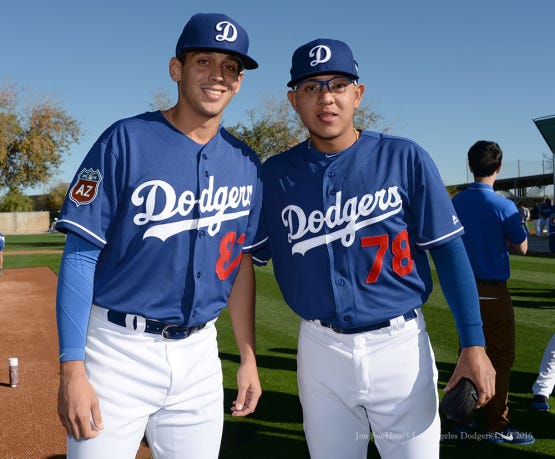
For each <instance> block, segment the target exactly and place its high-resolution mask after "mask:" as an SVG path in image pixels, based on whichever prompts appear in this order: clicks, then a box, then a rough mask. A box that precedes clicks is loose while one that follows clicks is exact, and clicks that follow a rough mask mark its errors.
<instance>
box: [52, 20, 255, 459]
mask: <svg viewBox="0 0 555 459" xmlns="http://www.w3.org/2000/svg"><path fill="white" fill-rule="evenodd" d="M248 44H249V40H248V36H247V33H246V31H245V30H244V29H243V27H241V26H240V25H239V24H238V23H237V22H236V21H235V20H233V19H231V18H230V17H228V16H225V15H223V14H212V13H210V14H197V15H194V16H193V17H191V19H190V20H189V22H188V23H187V24H186V25H185V27H184V29H183V32H182V34H181V36H180V37H179V40H178V42H177V46H176V54H175V57H172V58H171V59H170V62H169V73H170V76H171V78H172V80H173V81H175V82H176V83H177V89H178V101H177V104H176V105H175V106H174V107H172V108H171V109H169V110H166V111H163V112H159V111H157V112H150V113H144V114H141V115H138V116H135V117H133V118H129V119H124V120H121V121H118V122H116V123H115V124H113V125H112V126H111V127H109V128H108V129H107V130H106V131H105V132H104V133H103V134H102V135H101V136H100V138H99V139H98V141H97V142H96V143H95V144H94V146H93V147H92V148H91V150H90V151H89V153H88V154H87V155H86V157H85V159H84V161H83V163H82V165H81V166H80V167H79V169H78V172H77V174H76V176H75V178H74V179H73V182H72V184H71V186H70V189H69V191H68V196H67V197H66V200H65V202H64V205H63V208H62V212H61V216H60V218H59V220H58V222H57V229H58V230H60V231H63V232H65V233H67V240H66V245H65V250H64V254H63V258H62V265H61V268H60V275H59V283H58V294H57V302H56V310H57V320H58V331H59V342H60V361H61V375H60V391H59V405H58V412H59V416H60V419H61V421H62V424H63V425H64V427H65V429H66V431H67V434H68V457H70V458H73V457H75V458H105V457H113V458H118V459H120V458H134V457H135V455H136V451H137V449H138V447H139V443H140V441H141V439H142V437H143V434H144V433H145V429H146V436H147V439H148V442H149V445H150V448H151V451H152V455H153V457H155V458H164V459H167V458H177V457H180V458H181V457H197V458H216V457H218V451H219V446H220V439H221V434H222V428H223V411H222V408H223V407H222V404H223V387H222V370H221V363H220V360H219V358H218V349H217V342H216V328H215V326H214V322H215V321H216V318H217V317H218V314H219V313H220V311H221V310H222V309H223V308H225V307H226V306H228V308H229V313H230V317H231V322H232V325H233V329H234V333H235V338H236V341H237V345H238V348H239V351H240V354H241V364H240V366H239V370H238V373H237V382H238V394H237V398H236V400H235V401H234V402H233V406H232V408H231V410H232V414H233V415H234V416H245V415H247V414H249V413H252V412H253V411H254V409H255V407H256V405H257V401H258V398H259V397H260V394H261V389H260V382H259V378H258V372H257V368H256V361H255V349H254V345H255V343H254V271H253V266H252V256H251V254H250V252H251V251H252V250H254V248H256V245H257V241H256V240H255V234H256V231H257V225H258V220H259V216H260V210H261V205H262V188H261V182H260V178H259V176H260V163H259V162H258V159H257V157H256V154H255V153H254V152H253V151H252V150H251V149H249V148H248V147H247V146H246V145H245V144H243V143H242V142H240V141H238V140H237V139H235V138H234V137H232V136H231V135H230V134H229V133H228V132H227V131H226V130H225V129H223V128H222V127H221V126H220V121H221V118H222V113H223V110H224V108H225V107H226V106H227V104H228V103H229V102H230V101H231V99H232V98H233V96H234V95H235V94H237V93H238V92H239V89H240V86H241V82H242V79H243V75H244V71H243V69H244V68H246V69H254V68H256V67H257V66H258V64H257V63H256V61H254V60H253V59H252V58H251V57H249V55H248ZM91 305H92V306H91ZM87 325H88V328H87Z"/></svg>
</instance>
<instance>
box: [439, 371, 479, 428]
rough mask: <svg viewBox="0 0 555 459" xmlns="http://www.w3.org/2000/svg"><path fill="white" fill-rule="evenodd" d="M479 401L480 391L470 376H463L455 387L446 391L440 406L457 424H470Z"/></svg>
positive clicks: (448, 417)
mask: <svg viewBox="0 0 555 459" xmlns="http://www.w3.org/2000/svg"><path fill="white" fill-rule="evenodd" d="M477 402H478V391H477V390H476V386H475V385H474V383H473V382H472V381H471V380H470V379H468V378H461V380H460V381H459V382H458V383H457V385H456V386H455V387H453V389H451V390H450V391H449V392H445V395H444V396H443V399H442V400H441V403H440V405H439V406H440V407H441V409H442V410H443V412H444V413H445V416H447V419H449V420H451V421H453V422H455V423H457V424H468V423H470V421H471V420H472V417H473V416H474V408H476V403H477Z"/></svg>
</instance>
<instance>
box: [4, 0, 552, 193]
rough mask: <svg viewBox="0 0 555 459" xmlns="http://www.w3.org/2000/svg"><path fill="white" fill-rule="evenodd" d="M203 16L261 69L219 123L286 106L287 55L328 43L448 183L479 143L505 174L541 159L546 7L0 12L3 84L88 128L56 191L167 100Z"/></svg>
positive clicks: (497, 2) (127, 5)
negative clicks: (172, 62)
mask: <svg viewBox="0 0 555 459" xmlns="http://www.w3.org/2000/svg"><path fill="white" fill-rule="evenodd" d="M195 3H196V4H197V5H199V6H195ZM200 5H201V6H200ZM197 12H221V13H225V14H228V15H229V16H231V17H233V18H234V19H236V20H237V21H238V22H239V23H241V25H243V26H244V27H245V28H246V29H247V31H248V32H249V35H250V39H251V47H250V54H251V55H252V56H253V57H254V58H255V59H256V60H257V61H258V62H259V64H260V68H259V69H257V70H254V71H247V75H246V77H245V80H244V83H243V86H242V89H241V92H240V94H239V95H238V96H236V97H235V99H234V100H233V101H232V102H231V104H230V106H229V107H228V108H227V109H226V112H225V115H224V124H228V125H229V124H234V123H236V122H238V121H246V109H249V108H253V107H256V106H258V104H259V102H260V100H261V99H262V98H263V97H265V96H270V97H274V98H281V97H285V93H286V89H287V88H286V86H285V85H286V82H287V81H288V79H289V67H290V63H291V54H292V53H293V51H294V50H295V48H297V47H298V46H300V45H302V44H304V43H305V42H307V41H310V40H312V39H314V38H318V37H324V38H334V39H339V40H343V41H345V42H347V43H348V44H349V45H350V46H351V48H352V50H353V53H354V55H355V58H356V59H357V61H358V62H359V71H360V75H361V82H363V83H365V84H366V93H365V102H366V103H368V104H369V105H370V106H372V107H374V108H375V110H376V111H378V112H379V113H380V114H381V115H382V116H383V117H385V119H386V121H387V122H388V123H391V124H392V125H393V129H392V131H391V132H392V133H394V134H397V135H401V136H403V137H409V138H412V139H414V140H416V141H417V142H418V143H420V144H421V145H422V146H423V147H424V148H425V149H426V150H427V151H428V152H429V153H430V154H431V155H432V157H433V159H434V160H435V162H436V164H437V166H438V168H439V171H440V173H441V175H442V177H443V180H444V182H445V183H446V184H453V183H460V182H464V181H466V179H467V175H466V166H465V157H466V152H467V151H468V148H469V147H470V145H472V143H474V141H476V140H478V139H489V140H495V141H497V142H498V143H499V144H500V145H501V147H502V149H503V151H504V155H505V161H507V164H509V163H512V164H513V165H514V164H516V162H517V160H518V161H522V163H523V164H525V163H526V162H528V161H530V162H532V161H535V162H538V163H539V162H540V161H541V160H542V157H543V155H544V154H547V153H549V149H548V147H547V145H546V144H545V142H544V140H543V139H542V137H541V135H540V134H539V132H538V130H537V129H536V127H535V125H534V124H533V122H532V117H537V116H546V115H552V114H555V60H554V59H553V55H554V54H555V50H554V47H555V46H554V45H555V29H554V28H553V18H555V1H553V0H529V1H527V2H524V1H522V0H487V1H483V0H465V1H464V2H454V1H448V0H447V1H446V0H422V1H419V2H416V1H413V0H382V1H375V0H362V1H360V2H342V1H329V0H321V1H315V0H296V1H291V0H281V1H277V2H276V1H273V2H266V1H264V0H258V1H247V0H236V1H233V2H232V1H229V0H228V1H223V0H219V1H211V0H203V1H198V2H192V1H184V0H181V1H177V0H167V1H164V0H159V1H153V0H149V1H146V0H133V1H131V0H95V1H85V0H78V1H75V0H72V1H70V0H51V1H48V2H46V1H40V0H35V1H28V0H18V1H12V2H6V4H5V5H4V6H3V8H2V14H1V15H0V82H6V81H8V82H12V83H17V85H18V86H19V88H20V89H23V90H24V91H23V94H24V95H25V97H31V98H32V97H37V96H42V95H49V96H52V97H54V98H56V99H58V100H59V101H60V102H61V104H62V105H63V106H64V107H65V108H66V109H67V111H68V112H69V113H70V114H71V115H72V116H74V117H75V118H77V119H78V120H79V121H80V122H81V123H82V126H83V128H84V131H85V135H84V136H83V138H82V140H81V142H80V144H78V145H74V146H73V147H72V148H71V155H70V156H69V157H68V158H67V160H66V161H65V163H64V165H63V167H62V170H61V171H60V174H59V176H58V177H57V178H56V179H55V180H54V182H55V183H56V182H59V181H65V182H69V181H70V180H71V178H72V176H73V174H74V172H75V170H76V169H77V167H78V165H79V163H80V162H81V160H82V159H83V157H84V155H85V154H86V152H87V150H88V149H89V148H90V146H91V145H92V143H93V142H94V141H95V140H96V138H97V137H98V136H99V134H100V133H101V132H102V131H103V130H104V129H105V128H106V127H108V126H109V125H110V124H111V123H112V122H114V121H116V120H117V119H120V118H123V117H128V116H132V115H135V114H137V113H141V112H143V111H147V110H148V109H149V103H150V102H151V101H152V100H153V95H154V93H156V92H158V91H166V92H167V93H168V94H169V95H170V96H171V97H172V98H174V97H175V93H176V89H175V86H174V84H173V83H172V82H171V80H170V78H169V76H168V61H169V59H170V57H171V56H172V52H173V50H174V48H175V42H176V40H177V37H178V36H179V34H180V33H181V30H182V28H183V26H184V25H185V23H186V22H187V20H188V19H189V17H190V16H191V15H192V14H194V13H197Z"/></svg>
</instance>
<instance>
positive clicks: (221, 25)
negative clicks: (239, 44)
mask: <svg viewBox="0 0 555 459" xmlns="http://www.w3.org/2000/svg"><path fill="white" fill-rule="evenodd" d="M216 30H217V31H218V32H222V33H221V34H220V35H216V36H215V37H214V38H215V39H216V41H229V42H234V41H235V40H237V28H236V27H235V26H234V25H233V24H232V23H231V22H229V21H222V22H218V23H217V24H216Z"/></svg>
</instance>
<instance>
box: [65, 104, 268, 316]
mask: <svg viewBox="0 0 555 459" xmlns="http://www.w3.org/2000/svg"><path fill="white" fill-rule="evenodd" d="M261 205H262V186H261V180H260V163H259V161H258V158H257V156H256V154H255V153H254V152H253V151H252V150H251V149H250V148H248V147H247V146H246V145H245V144H243V143H242V142H240V141H239V140H237V139H236V138H234V137H233V136H231V135H230V134H229V133H228V132H227V131H226V130H225V129H223V128H220V129H219V131H218V133H217V135H216V136H215V137H214V138H213V139H211V140H210V142H208V143H207V144H206V145H200V144H197V143H195V142H194V141H193V140H191V139H190V138H189V137H187V136H185V135H183V134H182V133H181V132H179V131H177V130H176V129H174V128H173V127H172V126H171V125H170V124H169V123H168V122H167V121H166V120H165V118H164V117H163V116H162V114H161V113H160V112H152V113H145V114H142V115H139V116H136V117H133V118H129V119H126V120H122V121H119V122H117V123H115V124H114V125H112V126H111V127H110V128H108V129H107V130H106V132H104V133H103V134H102V136H101V137H100V138H99V139H98V141H97V142H96V143H95V145H94V146H93V147H92V149H91V150H90V151H89V153H88V154H87V156H86V157H85V159H84V161H83V163H82V165H81V166H80V167H79V169H78V172H77V175H76V176H75V178H74V179H73V182H72V184H71V186H70V190H69V192H68V196H67V197H66V200H65V202H64V205H63V208H62V212H61V215H60V218H59V220H58V222H57V224H56V228H57V229H58V230H61V231H64V232H65V231H71V232H73V233H76V234H77V235H79V236H81V237H83V238H85V239H87V240H88V241H90V242H91V243H93V244H95V245H96V246H98V247H99V248H101V249H102V251H101V253H100V257H99V259H98V264H97V267H96V272H95V278H94V297H93V302H94V304H97V305H99V306H102V307H105V308H109V309H113V310H116V311H121V312H126V313H133V314H139V315H142V316H144V317H147V318H150V319H157V320H161V321H164V322H167V323H176V324H184V325H191V326H192V325H197V324H200V323H204V322H207V321H209V320H212V319H214V318H215V317H217V315H218V314H219V312H220V311H221V309H222V308H224V307H225V306H226V305H227V299H228V295H229V293H230V291H231V286H232V284H233V281H234V279H235V276H236V274H237V271H238V266H239V262H240V260H241V256H242V253H243V252H249V251H252V250H253V249H254V247H255V246H256V243H257V241H256V240H255V237H256V232H257V226H258V220H259V217H260V210H261Z"/></svg>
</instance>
